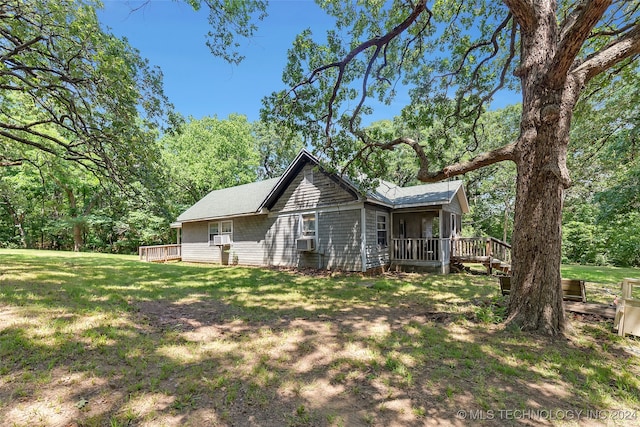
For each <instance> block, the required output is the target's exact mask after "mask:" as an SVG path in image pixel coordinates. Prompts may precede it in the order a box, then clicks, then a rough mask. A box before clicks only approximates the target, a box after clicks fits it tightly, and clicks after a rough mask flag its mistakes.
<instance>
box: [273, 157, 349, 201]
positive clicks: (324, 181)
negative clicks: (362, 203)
mask: <svg viewBox="0 0 640 427" xmlns="http://www.w3.org/2000/svg"><path fill="white" fill-rule="evenodd" d="M314 169H315V168H314V167H313V166H312V165H309V164H307V165H305V166H304V168H303V169H302V171H300V173H299V174H298V175H297V176H296V177H295V178H294V179H293V181H292V182H291V184H289V186H288V187H287V188H286V189H285V190H284V192H283V193H282V196H280V198H279V199H278V201H277V202H276V203H275V205H274V206H273V208H272V209H271V211H273V212H287V211H295V210H303V209H315V208H317V207H320V206H329V205H336V204H339V203H348V202H352V201H355V200H356V198H355V197H354V196H353V195H352V194H350V193H349V192H348V191H346V190H344V189H343V188H341V187H340V186H339V185H338V184H336V183H335V182H334V181H333V180H331V178H329V177H328V176H327V175H326V174H324V173H322V172H320V171H318V170H314ZM305 173H313V183H310V182H307V181H306V180H305V179H304V176H305Z"/></svg>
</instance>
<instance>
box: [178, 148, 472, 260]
mask: <svg viewBox="0 0 640 427" xmlns="http://www.w3.org/2000/svg"><path fill="white" fill-rule="evenodd" d="M468 211H469V205H468V202H467V197H466V195H465V192H464V188H463V185H462V181H449V182H441V183H436V184H426V185H418V186H414V187H398V186H396V185H394V184H391V183H388V182H382V184H381V185H380V186H379V187H378V188H377V189H376V190H375V191H372V192H366V193H364V192H362V191H360V190H359V189H358V187H357V186H356V185H354V184H353V183H352V182H351V181H350V180H348V179H345V178H343V177H341V176H339V175H337V174H335V173H331V172H328V171H327V170H325V169H324V168H323V167H322V166H321V165H320V164H319V162H318V159H316V158H315V157H314V156H313V155H311V154H310V153H309V152H307V151H305V150H303V151H301V152H300V153H299V154H298V156H297V157H296V158H295V160H294V161H293V162H292V163H291V165H289V167H288V169H287V170H286V171H285V173H284V174H283V175H282V176H281V177H279V178H274V179H268V180H265V181H260V182H255V183H251V184H245V185H239V186H236V187H232V188H225V189H222V190H215V191H212V192H211V193H209V194H208V195H206V196H205V197H204V198H202V199H201V200H200V201H198V202H197V203H196V204H194V205H193V206H192V207H190V208H189V209H187V210H186V211H185V212H184V213H182V214H181V215H180V216H179V217H178V218H177V220H176V222H175V223H173V224H172V227H174V228H177V229H178V230H179V232H178V236H179V241H178V243H180V244H181V256H182V260H183V261H189V262H210V263H222V264H241V265H256V266H285V267H298V268H318V269H330V270H343V271H361V272H369V271H376V270H381V269H384V268H388V267H392V268H398V269H407V268H408V269H420V270H424V271H437V272H442V273H447V272H448V271H449V262H450V254H451V247H452V246H451V244H450V240H451V238H452V237H454V236H456V235H458V234H459V233H460V224H461V218H462V215H463V214H465V213H467V212H468Z"/></svg>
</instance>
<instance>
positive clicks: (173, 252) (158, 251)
mask: <svg viewBox="0 0 640 427" xmlns="http://www.w3.org/2000/svg"><path fill="white" fill-rule="evenodd" d="M138 256H139V258H140V261H146V262H166V261H171V260H179V259H182V245H180V244H173V245H154V246H140V247H139V248H138Z"/></svg>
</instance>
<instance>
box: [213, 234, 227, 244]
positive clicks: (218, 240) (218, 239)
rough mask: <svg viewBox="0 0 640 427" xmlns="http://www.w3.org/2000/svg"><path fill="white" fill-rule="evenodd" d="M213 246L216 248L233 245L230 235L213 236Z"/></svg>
mask: <svg viewBox="0 0 640 427" xmlns="http://www.w3.org/2000/svg"><path fill="white" fill-rule="evenodd" d="M213 244H214V245H215V246H226V245H230V244H231V236H229V235H228V234H218V235H217V236H213Z"/></svg>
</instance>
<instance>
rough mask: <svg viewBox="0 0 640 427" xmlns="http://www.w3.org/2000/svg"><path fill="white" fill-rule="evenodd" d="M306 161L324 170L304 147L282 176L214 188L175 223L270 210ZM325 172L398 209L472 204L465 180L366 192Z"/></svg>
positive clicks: (332, 176) (355, 192)
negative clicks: (466, 191)
mask: <svg viewBox="0 0 640 427" xmlns="http://www.w3.org/2000/svg"><path fill="white" fill-rule="evenodd" d="M307 163H311V164H313V165H314V166H318V167H319V168H320V169H323V168H322V165H320V163H319V161H318V159H317V158H316V157H314V156H313V155H312V154H311V153H309V152H308V151H307V150H301V151H300V153H298V155H297V156H296V158H295V159H294V160H293V161H292V162H291V164H290V165H289V167H288V168H287V170H286V171H285V172H284V174H283V175H282V176H280V177H278V178H272V179H267V180H264V181H258V182H254V183H251V184H244V185H238V186H236V187H230V188H224V189H221V190H214V191H212V192H210V193H209V194H207V195H206V196H205V197H203V198H202V199H201V200H200V201H198V202H197V203H196V204H194V205H193V206H191V207H190V208H189V209H187V210H186V211H185V212H183V213H182V214H181V215H180V216H179V217H178V218H177V220H176V222H175V223H174V224H172V226H180V224H181V223H182V222H192V221H206V220H213V219H218V218H228V217H233V216H242V215H253V214H256V213H259V212H261V211H263V210H268V209H271V208H272V207H273V205H274V204H275V202H276V201H277V200H278V198H279V197H280V196H281V195H282V193H283V192H284V190H286V188H287V187H288V186H289V185H290V184H291V182H292V181H293V179H294V178H295V177H296V176H297V175H298V173H300V171H301V170H302V168H303V167H304V165H305V164H307ZM325 173H327V176H328V177H329V178H330V179H332V180H333V181H334V182H335V183H336V184H338V185H339V186H340V187H342V188H343V189H344V190H346V191H348V192H349V193H351V194H353V195H354V197H355V198H357V199H360V200H362V201H367V202H370V203H374V204H381V205H385V206H387V207H390V208H394V209H399V208H411V207H422V206H438V205H444V204H448V203H451V202H452V201H453V199H454V198H455V197H458V201H459V202H460V206H461V207H462V212H465V213H466V212H469V204H468V202H467V197H466V194H465V192H464V187H463V185H462V181H448V182H438V183H434V184H423V185H416V186H412V187H399V186H397V185H395V184H393V183H391V182H387V181H381V183H380V185H379V186H378V188H376V190H375V191H371V192H368V193H366V194H364V192H362V191H360V190H359V189H358V187H357V185H356V184H354V183H353V182H351V180H349V179H348V178H344V177H341V176H338V175H337V174H335V173H328V172H325Z"/></svg>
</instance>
